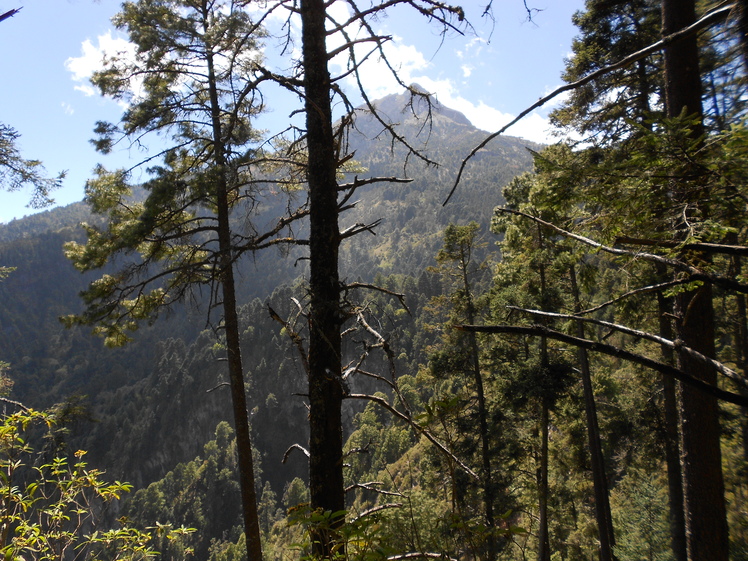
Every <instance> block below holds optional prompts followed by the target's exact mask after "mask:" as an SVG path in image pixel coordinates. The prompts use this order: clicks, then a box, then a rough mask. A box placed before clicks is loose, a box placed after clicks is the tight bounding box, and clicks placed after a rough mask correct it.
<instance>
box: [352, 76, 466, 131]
mask: <svg viewBox="0 0 748 561" xmlns="http://www.w3.org/2000/svg"><path fill="white" fill-rule="evenodd" d="M373 105H374V107H376V108H377V109H378V110H379V112H380V114H382V115H383V116H385V117H387V119H389V120H390V121H391V122H393V123H394V122H401V121H403V120H410V119H416V120H420V119H425V118H426V116H427V115H428V113H429V111H431V115H432V117H434V116H441V117H444V118H446V119H448V120H450V121H453V122H454V123H455V124H458V125H467V126H469V127H472V126H473V124H472V123H471V122H470V121H469V120H468V118H467V117H465V115H463V114H462V113H460V112H459V111H457V110H455V109H450V108H449V107H446V106H445V105H443V104H442V103H440V102H439V100H438V99H437V98H436V96H435V95H433V94H429V92H428V91H427V90H426V89H425V88H423V87H421V86H420V85H419V84H416V83H413V84H411V85H410V86H409V89H407V90H405V91H404V92H403V93H400V94H390V95H387V96H385V97H383V98H381V99H378V100H376V101H374V102H373ZM359 109H360V110H362V111H365V110H366V109H365V108H363V107H361V108H359Z"/></svg>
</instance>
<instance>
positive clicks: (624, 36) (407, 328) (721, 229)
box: [0, 0, 748, 561]
mask: <svg viewBox="0 0 748 561" xmlns="http://www.w3.org/2000/svg"><path fill="white" fill-rule="evenodd" d="M347 5H348V6H349V8H350V10H349V14H350V19H349V20H348V21H344V22H341V21H337V20H335V19H333V16H332V15H331V8H330V4H329V3H324V2H322V1H320V0H299V1H293V0H289V1H286V0H280V1H279V2H277V4H274V5H270V4H267V5H263V6H262V8H261V9H260V8H259V7H258V6H255V5H254V4H252V3H250V2H241V1H232V2H229V1H206V0H199V1H194V0H189V1H188V0H159V1H153V0H136V1H132V2H126V3H124V4H123V5H122V10H121V12H120V14H118V15H117V16H116V18H115V20H114V24H115V25H116V26H117V27H118V28H119V29H120V30H121V31H123V32H125V33H126V34H127V35H128V37H129V39H130V41H131V42H132V43H133V44H134V45H135V47H136V48H135V53H136V54H135V56H133V57H128V56H126V55H125V54H123V55H122V56H117V57H113V58H112V59H110V60H107V61H106V64H105V66H104V68H103V69H102V70H101V71H99V72H97V73H96V74H95V75H94V77H93V80H92V84H93V85H94V86H95V87H96V88H98V90H99V91H100V93H101V94H102V95H104V96H108V97H111V98H113V99H116V100H119V101H121V102H122V105H123V107H125V109H124V110H123V113H122V116H121V120H120V121H119V122H117V123H106V122H100V123H98V124H97V126H96V130H95V131H94V133H95V135H96V138H95V141H94V142H95V143H96V146H97V149H98V150H99V151H100V152H102V155H105V154H107V153H108V152H110V151H111V150H112V148H113V146H115V145H116V144H118V143H133V144H141V143H143V144H146V143H148V142H152V143H154V144H155V145H157V146H158V147H159V150H161V152H160V158H159V159H158V160H157V161H156V160H154V159H153V158H149V159H148V160H145V161H144V162H142V165H143V167H147V168H148V174H149V175H148V177H149V179H148V180H146V181H145V182H143V181H140V180H138V181H135V180H134V179H133V178H134V175H132V174H131V173H130V171H129V170H121V169H117V170H114V169H107V168H105V167H104V166H100V167H98V168H97V169H96V172H95V175H94V177H92V178H91V180H90V181H89V182H88V184H87V186H86V197H85V199H84V201H82V202H80V203H75V204H73V205H69V206H67V207H61V208H54V209H50V210H46V211H44V212H41V213H39V214H36V215H33V216H30V217H27V218H24V219H21V220H15V221H13V222H11V223H9V224H5V225H0V266H1V267H0V277H2V280H0V329H1V330H2V334H3V337H2V338H0V359H1V360H2V362H0V374H2V376H1V378H0V399H1V401H0V403H2V406H3V415H2V419H3V421H2V424H0V427H1V428H2V430H0V467H1V468H2V469H1V470H0V474H1V477H0V549H1V550H2V552H3V555H4V556H5V557H6V559H13V560H15V559H26V560H29V559H36V560H43V559H57V560H59V561H68V560H71V559H78V558H80V559H102V560H109V559H112V560H113V559H128V560H129V559H133V560H135V559H148V558H154V557H155V558H160V559H164V560H168V561H177V560H183V559H199V560H210V561H239V560H247V559H248V560H250V561H260V560H262V559H265V560H277V561H281V560H291V559H299V558H304V559H340V560H343V559H358V560H362V561H364V560H367V561H373V560H385V559H387V560H405V559H454V560H463V559H464V560H468V559H470V560H472V559H477V560H481V561H494V560H518V561H519V560H526V559H537V560H538V561H550V560H554V561H557V560H569V561H571V560H588V559H600V560H602V561H610V560H614V559H616V560H619V561H638V560H642V559H646V560H673V561H687V560H688V561H701V560H706V559H709V560H716V561H727V560H728V559H730V560H736V561H737V560H744V559H748V506H746V505H748V497H746V495H747V494H748V312H746V309H747V308H746V293H748V279H747V278H746V273H745V271H744V270H743V268H742V258H743V257H744V256H746V255H748V243H747V241H746V236H747V235H748V223H747V222H746V215H747V214H746V211H747V210H748V209H747V206H748V186H746V183H744V182H745V181H746V179H747V173H746V170H747V169H748V134H747V133H746V127H745V117H746V89H745V88H746V84H745V77H746V75H747V74H748V73H747V72H746V68H748V37H747V35H746V34H747V33H748V6H746V5H745V2H742V1H741V2H737V3H735V4H729V3H728V4H726V3H718V2H712V1H703V2H695V1H693V0H681V1H677V2H676V1H675V0H661V1H659V0H613V1H600V0H587V3H586V7H585V9H584V10H583V11H580V12H578V13H577V14H576V15H575V18H574V24H575V25H576V26H577V28H578V36H577V38H576V39H575V42H574V47H573V53H571V55H570V56H569V58H568V60H567V63H566V70H565V73H564V75H563V80H564V82H565V84H566V85H565V86H564V87H563V88H561V89H560V90H557V91H556V92H552V93H551V94H550V95H548V96H547V98H544V99H543V100H541V101H540V102H538V103H542V102H544V101H546V100H550V99H552V98H554V97H555V96H557V95H558V94H561V93H565V96H564V97H563V98H562V101H561V102H560V104H559V105H558V108H557V109H555V110H554V112H553V113H552V122H553V125H554V127H555V128H556V129H557V131H558V133H559V139H560V140H559V142H558V143H556V144H552V145H548V146H542V145H538V144H534V143H531V142H528V141H525V140H523V139H520V138H515V137H511V136H506V135H503V134H499V133H498V132H495V133H493V134H491V135H490V136H489V133H488V132H485V131H482V130H480V129H479V128H476V127H474V126H473V125H472V124H471V123H470V122H469V121H468V119H467V118H465V116H464V115H462V114H461V113H459V112H457V111H455V110H453V109H451V108H448V107H445V106H444V105H442V104H440V103H439V102H438V100H436V99H435V98H434V97H433V96H431V95H430V94H429V93H428V92H426V91H425V90H424V89H423V88H422V87H421V86H419V85H417V84H405V83H402V93H401V94H399V95H390V96H387V97H384V98H382V99H376V100H375V99H370V97H369V96H368V95H367V92H366V91H365V90H364V89H363V86H362V85H361V84H362V81H361V80H360V79H358V80H357V83H358V84H359V86H360V88H361V89H360V90H359V91H354V90H355V88H354V89H353V90H352V91H347V90H346V89H345V88H344V85H345V84H347V83H348V82H346V81H345V80H344V78H347V77H350V76H354V77H356V76H358V73H359V72H363V71H364V70H363V67H362V64H363V62H364V61H365V59H366V58H367V57H369V56H377V57H379V56H381V57H384V56H385V51H384V50H383V48H382V45H383V44H384V43H385V42H387V41H389V40H391V38H390V37H383V36H378V35H376V33H375V32H374V28H373V27H372V25H371V22H372V21H373V20H374V19H375V18H378V17H384V16H386V15H387V14H388V10H390V9H392V6H395V5H402V6H403V7H408V8H412V9H414V10H415V12H416V13H418V14H419V17H421V18H422V24H423V25H424V26H432V27H433V28H434V30H435V32H436V33H446V32H447V31H459V32H465V33H468V32H471V28H470V25H469V22H467V21H465V17H464V12H463V10H462V9H461V8H459V7H458V6H451V5H447V4H444V3H441V2H436V1H433V0H402V1H399V0H396V1H394V2H383V3H377V2H373V3H371V5H367V6H366V7H364V6H360V5H357V4H356V3H354V2H351V1H348V2H347ZM526 5H527V4H526ZM281 9H283V10H285V11H284V12H283V13H284V14H286V16H285V17H287V18H294V21H296V20H298V23H299V25H300V26H301V30H302V31H301V35H300V38H299V44H297V45H294V49H293V54H292V55H289V56H293V57H295V58H294V64H293V65H289V67H288V71H287V74H283V75H281V74H278V73H276V72H272V71H270V70H269V69H268V68H266V67H265V66H264V61H263V58H262V56H261V50H262V49H261V48H260V47H261V46H264V41H266V39H267V36H268V31H267V30H266V29H265V27H264V26H265V20H269V18H270V15H271V14H272V12H273V10H281ZM500 9H501V7H500V6H498V5H496V4H494V5H491V4H490V3H489V5H488V6H487V10H488V11H487V13H492V14H493V16H494V17H500ZM263 10H267V11H263ZM491 10H492V11H491ZM528 14H529V16H530V17H531V16H532V11H531V10H530V9H529V8H528ZM289 21H291V19H289ZM3 25H6V23H3ZM289 33H290V31H289ZM326 36H327V37H337V38H338V39H340V38H341V37H342V41H338V42H333V41H328V43H326V42H325V40H324V38H325V37H326ZM290 40H291V38H290V35H289V41H290ZM333 44H335V45H336V46H334V47H333V46H332V45H333ZM341 53H342V55H344V56H346V57H348V58H347V60H348V63H347V67H346V68H345V70H343V71H342V74H340V75H335V74H332V72H333V70H332V67H331V65H330V61H331V60H332V58H333V57H335V56H340V55H341ZM390 69H391V71H392V72H393V73H394V74H395V75H397V69H396V68H395V67H394V66H391V67H390ZM270 84H272V85H274V86H281V87H283V88H285V89H287V90H290V91H293V92H295V93H296V94H298V97H299V103H300V105H299V109H298V112H299V114H300V115H303V116H304V124H303V126H296V125H293V126H291V127H290V128H288V129H285V130H284V131H283V132H282V133H281V132H280V131H259V130H256V129H255V128H254V126H253V121H254V119H255V118H256V117H257V115H258V114H259V113H261V112H262V111H263V110H264V109H265V107H264V105H265V104H271V103H272V99H268V98H265V97H263V91H264V88H266V87H269V85H270ZM535 93H536V92H529V93H528V105H529V104H530V103H532V100H533V98H534V96H535ZM535 97H536V96H535ZM354 99H355V100H358V101H356V102H354V101H352V100H354ZM341 107H342V108H344V109H343V110H342V112H341V109H340V108H341ZM9 131H10V129H7V128H5V127H3V128H2V129H0V141H1V142H0V169H1V170H2V171H1V172H0V181H2V187H3V188H7V189H15V188H16V187H17V185H18V184H19V183H31V184H32V185H34V186H35V187H36V189H37V190H36V193H35V196H36V200H38V201H40V202H43V201H44V200H45V198H47V197H48V195H49V193H50V192H51V190H53V189H54V186H55V184H56V183H57V182H58V179H50V178H48V177H44V176H39V175H38V174H37V173H36V172H37V167H36V163H35V162H31V161H28V160H23V158H21V157H20V155H19V154H18V152H17V151H16V150H15V148H14V146H13V141H14V138H15V137H14V136H13V134H10V133H11V132H12V131H10V132H9ZM6 133H7V134H6ZM276 133H277V134H276ZM139 177H140V176H139ZM141 179H142V177H141Z"/></svg>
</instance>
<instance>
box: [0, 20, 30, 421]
mask: <svg viewBox="0 0 748 561" xmlns="http://www.w3.org/2000/svg"><path fill="white" fill-rule="evenodd" d="M19 9H20V8H19ZM11 15H13V14H11ZM0 21H1V20H0ZM0 401H2V402H3V403H7V404H8V405H13V406H14V407H18V408H19V409H20V410H21V411H24V412H26V413H28V412H29V411H31V409H29V408H28V407H26V406H25V405H24V404H23V403H21V402H20V401H15V400H13V399H8V398H7V397H0Z"/></svg>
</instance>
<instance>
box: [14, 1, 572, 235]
mask: <svg viewBox="0 0 748 561" xmlns="http://www.w3.org/2000/svg"><path fill="white" fill-rule="evenodd" d="M457 3H459V2H457ZM493 3H494V18H495V19H494V21H493V22H491V21H490V20H489V19H488V18H481V17H480V15H481V12H482V6H483V5H485V1H484V0H464V1H463V2H462V3H461V4H462V5H463V6H464V7H465V9H466V13H467V16H468V19H469V20H470V21H471V23H472V24H473V26H474V30H473V31H472V32H466V33H465V34H464V35H459V34H457V33H449V34H447V36H446V37H444V38H442V37H441V36H440V34H439V33H438V28H436V27H430V26H429V25H428V24H425V23H423V21H422V20H421V19H420V18H418V17H416V16H415V15H414V14H413V13H412V11H406V10H400V9H399V10H396V11H393V12H392V13H391V14H390V15H389V16H387V17H385V18H382V19H380V20H379V21H377V22H376V24H375V28H376V29H377V30H378V31H382V32H385V33H387V34H391V35H392V36H393V41H392V42H391V43H390V44H389V46H388V56H389V57H390V58H391V60H392V61H393V62H394V63H395V64H396V65H397V66H398V68H399V69H400V71H401V73H402V74H403V79H404V81H405V82H406V83H413V82H416V83H418V84H420V85H421V86H422V87H424V88H425V89H427V90H428V91H430V92H433V93H435V94H436V96H437V98H438V99H439V101H440V102H441V103H443V104H444V105H446V106H448V107H451V108H453V109H457V110H459V111H462V112H463V113H464V114H465V115H466V116H467V118H468V119H470V121H471V122H472V123H473V124H474V125H475V126H477V127H479V128H481V129H483V130H486V131H489V132H490V131H494V130H497V129H498V128H500V127H501V126H502V125H503V124H505V123H506V122H508V121H509V120H510V119H511V118H513V116H515V115H517V114H518V113H519V112H520V111H522V110H523V109H524V108H526V107H527V106H529V105H531V104H532V103H533V102H534V101H536V100H537V99H538V98H539V97H541V96H543V95H544V94H546V93H548V92H550V91H551V90H553V89H555V88H556V87H558V86H559V85H561V80H560V73H561V71H562V69H563V61H564V58H565V57H566V56H568V55H569V53H570V49H571V41H572V38H573V37H574V35H575V34H576V29H575V28H574V27H573V26H572V24H571V15H572V14H573V13H574V12H575V11H576V10H579V9H581V8H582V7H583V0H527V4H528V5H529V6H530V7H532V8H537V9H539V10H540V11H537V12H535V13H534V14H533V21H531V22H530V21H528V20H527V12H526V11H525V7H524V3H523V1H522V0H494V2H493ZM20 6H23V8H22V9H21V11H20V12H19V13H18V14H17V15H16V16H14V17H13V18H10V19H7V20H5V21H3V22H0V51H1V52H2V58H1V59H0V69H1V70H0V72H1V75H2V76H3V87H2V88H0V122H2V123H4V124H6V125H10V126H12V127H14V128H15V129H16V130H17V131H18V132H19V133H21V139H20V147H21V150H22V153H23V155H24V157H26V158H34V159H40V160H42V161H43V162H44V165H45V167H46V169H47V171H48V172H49V174H50V175H56V174H57V173H58V172H60V171H62V170H67V177H66V179H65V180H64V185H63V187H62V188H61V189H60V190H58V191H57V192H56V193H55V199H56V202H57V203H58V204H68V203H71V202H74V201H78V200H81V199H82V197H83V188H84V185H85V182H86V179H88V178H89V177H90V175H91V171H92V169H93V168H94V166H96V164H97V163H103V164H104V165H106V166H107V167H118V166H122V165H127V163H128V161H134V159H136V158H140V157H142V153H140V152H135V153H133V152H130V151H128V150H124V149H123V150H122V151H120V152H119V153H117V154H114V155H112V156H106V157H105V156H102V155H100V154H97V153H96V152H95V151H94V149H93V147H92V146H91V145H90V143H89V142H88V141H89V139H90V138H92V136H93V133H92V130H93V127H94V124H95V122H96V121H98V120H107V121H114V122H116V121H117V120H118V118H119V115H120V114H121V111H122V108H121V107H120V106H119V105H117V104H116V103H115V102H114V101H112V100H108V99H104V98H101V97H100V96H98V95H97V94H96V93H95V92H93V90H92V89H91V88H90V86H89V85H88V82H87V79H88V76H89V75H90V73H91V72H92V71H93V70H94V69H95V68H96V67H97V65H98V64H99V62H100V59H101V54H102V52H103V50H105V49H106V48H111V47H112V46H113V45H115V46H116V45H117V44H121V42H122V41H123V40H124V39H125V37H124V36H122V35H121V34H119V33H118V32H117V30H115V29H114V27H113V26H112V25H111V23H110V18H111V17H112V15H114V14H115V13H116V12H117V11H118V9H119V6H120V1H119V0H117V1H115V0H99V1H95V0H0V13H2V12H5V11H7V10H10V9H12V8H18V7H20ZM275 47H276V46H275V45H274V44H273V42H272V41H270V42H269V43H268V44H267V45H265V50H266V53H267V56H268V60H269V62H271V63H272V64H277V65H279V66H281V65H283V64H286V65H287V64H288V60H280V59H278V57H277V56H276V55H274V54H273V53H274V52H275ZM365 86H366V87H367V88H368V89H369V90H370V97H371V98H372V99H375V98H378V97H381V96H383V95H387V94H390V93H400V88H399V86H397V84H395V83H394V82H393V81H392V80H390V79H388V77H387V75H386V73H385V72H384V69H383V68H382V66H381V65H378V64H376V63H372V65H371V68H370V69H368V70H367V72H366V84H365ZM291 103H293V100H291V99H285V100H284V99H282V98H280V97H277V96H272V97H271V98H270V99H268V106H269V107H268V109H269V111H268V113H267V114H266V115H264V116H263V117H262V119H261V122H260V126H261V127H263V128H266V129H272V130H280V129H282V128H284V123H286V122H287V121H288V113H289V111H290V104H291ZM546 115H547V111H541V112H539V113H535V114H533V115H530V116H529V117H527V118H526V119H525V120H523V121H522V122H520V123H519V124H517V125H515V126H514V127H512V128H511V129H510V130H509V131H508V134H511V135H513V136H522V137H525V138H528V139H530V140H535V141H543V140H544V139H547V138H548V134H547V133H548V127H547V123H546V121H545V117H546ZM28 199H29V194H28V193H24V192H19V193H7V192H5V191H0V222H7V221H9V220H11V219H13V218H20V217H22V216H24V215H27V214H30V213H31V212H33V210H32V209H29V208H27V207H26V206H25V205H26V203H27V202H28Z"/></svg>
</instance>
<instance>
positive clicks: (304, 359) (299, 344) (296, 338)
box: [267, 299, 309, 375]
mask: <svg viewBox="0 0 748 561" xmlns="http://www.w3.org/2000/svg"><path fill="white" fill-rule="evenodd" d="M294 302H296V304H297V305H298V306H299V308H300V309H301V305H300V304H299V303H298V300H296V299H294ZM267 306H268V313H269V314H270V317H271V318H272V319H274V320H275V321H277V322H278V323H280V324H281V325H282V326H283V327H284V329H285V330H286V333H288V336H289V337H290V338H291V341H292V342H293V344H294V346H295V347H296V350H297V351H298V353H299V357H300V358H301V364H302V366H303V367H304V372H306V373H307V375H308V374H309V357H308V356H307V354H306V349H304V339H303V337H302V336H301V335H299V333H298V332H297V331H296V330H295V329H294V328H293V326H292V325H291V324H290V323H289V322H288V321H286V320H284V319H283V318H282V317H280V316H279V315H278V314H277V312H276V311H275V310H273V308H272V307H271V306H270V304H268V305H267Z"/></svg>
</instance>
